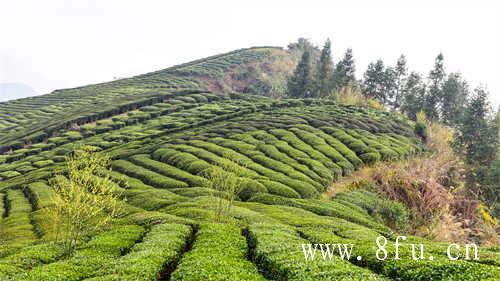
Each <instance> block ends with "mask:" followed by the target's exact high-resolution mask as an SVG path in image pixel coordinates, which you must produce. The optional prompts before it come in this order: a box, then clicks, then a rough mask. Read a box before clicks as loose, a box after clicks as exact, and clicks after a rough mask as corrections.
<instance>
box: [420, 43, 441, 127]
mask: <svg viewBox="0 0 500 281" xmlns="http://www.w3.org/2000/svg"><path fill="white" fill-rule="evenodd" d="M445 75H446V74H445V70H444V57H443V54H442V53H440V54H439V55H438V56H437V57H436V60H435V62H434V68H433V69H432V70H431V72H430V73H429V86H428V92H427V93H426V96H425V105H424V111H425V114H426V115H427V118H429V119H430V120H437V121H439V111H440V106H441V101H442V96H443V84H444V79H445Z"/></svg>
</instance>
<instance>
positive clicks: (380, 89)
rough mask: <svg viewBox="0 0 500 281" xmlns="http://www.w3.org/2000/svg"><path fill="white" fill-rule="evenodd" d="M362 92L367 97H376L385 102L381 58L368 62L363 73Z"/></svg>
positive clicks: (383, 71)
mask: <svg viewBox="0 0 500 281" xmlns="http://www.w3.org/2000/svg"><path fill="white" fill-rule="evenodd" d="M364 78H365V79H364V87H363V94H364V95H365V96H367V97H369V98H374V99H377V100H378V101H380V102H382V103H385V102H386V101H387V95H386V91H385V85H386V81H385V79H386V70H385V65H384V62H383V61H382V60H377V62H375V63H370V64H369V65H368V69H367V70H366V72H365V75H364Z"/></svg>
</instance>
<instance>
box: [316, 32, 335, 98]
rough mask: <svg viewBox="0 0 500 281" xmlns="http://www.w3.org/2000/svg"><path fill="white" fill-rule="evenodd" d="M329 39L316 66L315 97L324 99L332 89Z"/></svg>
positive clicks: (331, 62)
mask: <svg viewBox="0 0 500 281" xmlns="http://www.w3.org/2000/svg"><path fill="white" fill-rule="evenodd" d="M331 53H332V50H331V42H330V39H327V40H326V42H325V45H324V46H323V49H322V50H321V57H320V59H319V64H318V72H317V73H318V77H317V79H316V81H317V84H318V85H317V96H318V97H326V96H327V95H329V94H330V91H331V89H332V84H331V76H332V75H333V61H332V55H331Z"/></svg>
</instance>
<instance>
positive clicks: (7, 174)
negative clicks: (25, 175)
mask: <svg viewBox="0 0 500 281" xmlns="http://www.w3.org/2000/svg"><path fill="white" fill-rule="evenodd" d="M20 175H21V173H19V172H17V171H5V172H1V173H0V179H10V178H14V177H17V176H20Z"/></svg>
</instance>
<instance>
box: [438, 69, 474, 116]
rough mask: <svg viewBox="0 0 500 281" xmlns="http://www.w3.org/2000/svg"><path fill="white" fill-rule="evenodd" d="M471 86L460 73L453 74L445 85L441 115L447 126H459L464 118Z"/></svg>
mask: <svg viewBox="0 0 500 281" xmlns="http://www.w3.org/2000/svg"><path fill="white" fill-rule="evenodd" d="M468 94H469V86H468V85H467V82H466V81H464V80H463V79H462V77H461V75H460V74H459V73H451V74H450V75H448V78H447V79H446V81H445V82H444V85H443V96H442V102H441V103H442V107H441V115H442V121H443V122H444V123H445V124H447V125H457V124H458V123H459V122H460V119H461V118H462V114H463V112H464V107H465V104H466V102H467V95H468Z"/></svg>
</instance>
